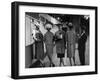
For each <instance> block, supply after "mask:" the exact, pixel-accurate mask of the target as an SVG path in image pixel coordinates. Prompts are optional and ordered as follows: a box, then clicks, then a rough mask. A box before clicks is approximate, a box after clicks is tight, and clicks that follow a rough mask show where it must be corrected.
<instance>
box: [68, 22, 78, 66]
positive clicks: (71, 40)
mask: <svg viewBox="0 0 100 81" xmlns="http://www.w3.org/2000/svg"><path fill="white" fill-rule="evenodd" d="M66 42H67V57H68V58H69V60H70V64H71V66H72V61H71V58H73V61H74V65H76V64H75V43H76V33H75V30H73V25H72V23H69V30H68V31H67V32H66Z"/></svg>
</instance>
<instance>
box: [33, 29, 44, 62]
mask: <svg viewBox="0 0 100 81" xmlns="http://www.w3.org/2000/svg"><path fill="white" fill-rule="evenodd" d="M34 40H35V58H36V59H37V60H38V61H40V62H41V63H42V60H43V58H44V44H43V35H42V33H41V31H40V30H39V27H36V33H35V38H34Z"/></svg>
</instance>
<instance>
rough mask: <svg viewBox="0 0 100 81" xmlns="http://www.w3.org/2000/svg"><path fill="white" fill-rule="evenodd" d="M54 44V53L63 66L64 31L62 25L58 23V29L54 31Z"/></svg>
mask: <svg viewBox="0 0 100 81" xmlns="http://www.w3.org/2000/svg"><path fill="white" fill-rule="evenodd" d="M55 45H56V53H57V57H58V58H60V64H59V66H61V63H62V64H63V66H64V60H63V58H64V57H65V45H66V44H65V32H64V31H63V30H62V25H59V27H58V31H57V32H56V33H55Z"/></svg>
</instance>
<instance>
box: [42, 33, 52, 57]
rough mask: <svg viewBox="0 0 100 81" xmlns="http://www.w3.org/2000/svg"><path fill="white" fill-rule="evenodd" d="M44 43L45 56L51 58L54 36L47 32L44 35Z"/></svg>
mask: <svg viewBox="0 0 100 81" xmlns="http://www.w3.org/2000/svg"><path fill="white" fill-rule="evenodd" d="M44 42H45V47H46V54H47V55H48V56H49V57H50V58H52V55H53V47H54V35H53V33H52V32H50V31H47V32H46V33H45V34H44Z"/></svg>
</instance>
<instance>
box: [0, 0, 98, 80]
mask: <svg viewBox="0 0 100 81" xmlns="http://www.w3.org/2000/svg"><path fill="white" fill-rule="evenodd" d="M12 1H14V0H1V2H0V10H1V12H0V37H1V38H0V81H13V79H11V78H10V71H11V6H10V5H11V2H12ZM21 1H30V2H44V3H58V4H72V5H88V6H98V10H99V11H98V15H99V16H98V21H100V0H21ZM98 31H100V23H98ZM98 34H99V35H100V32H98ZM98 41H100V36H99V38H98ZM98 48H100V42H99V43H98ZM99 53H100V50H98V58H100V54H99ZM98 62H100V59H98ZM98 68H100V63H98ZM33 80H34V81H35V80H36V81H100V69H99V74H98V75H82V76H67V77H55V78H41V79H26V80H25V81H33ZM21 81H22V80H21Z"/></svg>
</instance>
